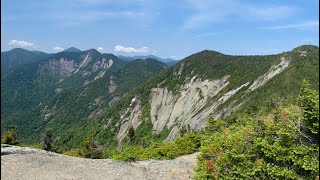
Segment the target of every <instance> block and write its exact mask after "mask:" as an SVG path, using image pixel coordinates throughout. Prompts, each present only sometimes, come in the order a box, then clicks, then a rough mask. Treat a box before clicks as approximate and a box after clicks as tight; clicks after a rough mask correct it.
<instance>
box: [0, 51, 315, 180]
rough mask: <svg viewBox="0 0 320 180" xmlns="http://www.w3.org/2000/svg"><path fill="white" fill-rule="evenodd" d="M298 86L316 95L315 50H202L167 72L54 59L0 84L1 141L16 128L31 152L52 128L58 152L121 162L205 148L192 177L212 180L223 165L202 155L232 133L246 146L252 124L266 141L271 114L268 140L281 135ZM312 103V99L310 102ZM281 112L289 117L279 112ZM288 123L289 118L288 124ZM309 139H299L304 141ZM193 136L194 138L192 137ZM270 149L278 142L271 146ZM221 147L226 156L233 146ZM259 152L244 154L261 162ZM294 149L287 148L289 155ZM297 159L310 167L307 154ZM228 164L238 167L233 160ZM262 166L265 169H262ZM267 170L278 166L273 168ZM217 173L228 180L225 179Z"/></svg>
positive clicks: (133, 64) (107, 60)
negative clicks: (246, 52) (206, 136)
mask: <svg viewBox="0 0 320 180" xmlns="http://www.w3.org/2000/svg"><path fill="white" fill-rule="evenodd" d="M304 80H306V81H307V82H309V83H310V87H309V88H310V89H313V90H317V91H318V86H319V47H316V46H311V45H304V46H299V47H297V48H294V49H293V50H292V51H289V52H283V53H281V54H276V55H265V56H231V55H225V54H222V53H220V52H216V51H208V50H204V51H201V52H198V53H195V54H192V55H190V56H188V57H186V58H184V59H183V60H181V61H179V62H178V63H177V64H176V65H174V66H172V67H167V66H166V64H165V63H163V62H159V61H157V60H155V59H146V60H134V61H130V62H128V61H123V60H121V59H119V58H118V57H116V56H114V55H112V54H101V53H99V52H98V51H96V50H93V49H91V50H88V51H82V52H61V53H57V54H54V55H53V56H51V57H49V58H47V59H45V60H43V61H41V62H36V63H31V64H27V65H24V66H18V67H16V68H14V69H13V70H12V71H10V72H9V73H8V74H7V75H6V76H5V77H4V78H3V79H2V80H1V106H2V108H1V132H2V133H3V132H4V131H5V130H7V129H8V128H9V127H10V126H11V125H16V126H17V127H18V128H17V133H18V137H19V138H20V141H21V142H24V143H29V144H33V143H34V144H36V143H39V142H40V139H41V134H42V133H43V132H44V131H45V129H47V128H52V129H53V134H52V136H53V137H54V139H53V141H52V144H53V145H54V146H55V147H57V148H58V149H59V151H60V152H67V153H68V154H72V155H79V156H84V157H90V156H91V157H111V156H113V157H114V158H116V159H124V160H137V159H148V158H174V157H176V156H178V155H182V154H187V153H191V152H194V151H195V150H198V149H199V148H200V147H201V144H203V145H204V146H203V147H202V149H201V151H202V153H203V155H202V156H201V158H200V162H201V163H207V165H208V167H206V166H204V165H203V164H200V165H199V167H198V172H199V174H198V177H199V179H201V178H204V177H211V178H212V177H215V176H217V177H218V176H219V174H218V175H217V174H215V173H217V172H216V171H218V170H219V168H221V167H222V165H221V166H220V165H219V166H218V165H217V166H216V168H218V170H217V169H215V170H212V169H211V168H212V167H213V164H212V162H211V160H212V159H210V158H212V157H211V156H207V154H208V153H212V152H215V151H212V152H211V149H210V147H211V146H210V145H213V146H214V147H215V148H218V147H219V146H220V145H221V146H223V145H224V144H223V142H224V141H223V139H221V138H222V137H225V138H228V139H231V140H230V143H231V141H237V142H238V141H239V140H238V139H236V138H234V137H233V136H231V135H230V136H228V134H223V133H224V132H229V131H230V132H231V133H234V134H235V136H239V137H242V136H245V133H244V134H243V133H242V132H244V131H245V132H251V130H252V128H260V126H256V124H255V123H261V124H262V125H263V127H264V126H266V129H260V130H259V132H263V133H264V134H259V133H258V134H255V135H254V137H257V138H258V140H259V138H260V140H261V138H262V139H263V138H269V137H271V136H272V133H271V134H270V131H271V130H272V129H273V127H271V125H270V124H268V122H269V121H264V120H263V121H262V120H260V119H259V118H264V117H265V116H267V117H268V118H269V117H271V116H272V118H273V119H274V118H277V117H278V115H277V114H274V113H275V111H274V110H275V109H276V112H277V113H284V114H280V115H279V117H281V118H282V119H281V121H277V122H274V123H275V124H272V126H273V125H277V126H278V127H279V128H280V129H275V131H277V133H281V132H282V131H283V129H282V128H283V127H285V126H286V125H285V124H283V123H285V122H286V121H284V119H285V118H289V119H290V123H291V125H292V123H294V122H295V121H296V115H297V114H298V110H297V108H298V107H300V108H305V107H304V106H303V105H301V104H299V102H300V100H301V97H302V95H301V93H302V90H301V82H303V81H304ZM310 91H311V90H310ZM306 92H309V91H306ZM311 94H312V98H313V96H314V93H311ZM310 97H311V96H310ZM308 98H309V96H308ZM306 101H307V100H306ZM309 101H310V100H308V102H309ZM310 102H312V103H311V105H310V106H312V108H313V110H312V112H313V113H314V107H316V106H317V102H316V100H315V99H313V100H311V101H310ZM284 106H286V107H290V108H291V106H292V107H294V108H296V109H290V108H289V109H283V107H284ZM281 108H282V109H281ZM243 114H245V115H243ZM270 114H271V115H270ZM291 114H292V118H291V116H290V117H288V116H289V115H291ZM318 116H319V113H318V115H315V116H313V115H312V116H310V117H309V116H308V117H307V116H306V118H309V119H312V118H313V119H312V121H314V124H315V125H310V127H311V126H312V128H313V126H317V124H316V122H317V121H318V120H316V119H317V118H318V119H319V117H318ZM268 118H267V119H268ZM272 118H271V119H272ZM269 119H270V118H269ZM291 121H292V122H291ZM277 123H278V124H277ZM288 123H289V120H288ZM233 124H234V125H233ZM293 126H294V125H292V127H293ZM290 127H291V126H290ZM308 127H309V126H308ZM208 128H209V130H210V132H211V133H212V132H217V133H216V134H215V135H214V136H212V137H209V139H206V140H205V141H203V136H202V135H203V134H204V132H208ZM248 128H249V130H248V131H247V130H246V129H248ZM250 128H251V130H250ZM294 128H296V127H294ZM269 130H270V131H269ZM296 130H297V129H294V131H292V132H291V131H290V133H292V134H290V137H292V138H297V137H298V136H296V133H298V132H299V130H297V131H296ZM310 131H311V130H306V132H307V133H309V134H310ZM196 132H198V133H199V132H201V134H193V133H196ZM252 132H253V131H252ZM255 132H256V131H255ZM255 132H253V133H255ZM257 132H258V131H257ZM312 132H314V130H312ZM209 134H210V133H209ZM184 135H186V136H184ZM210 135H211V134H210ZM311 135H312V133H311ZM288 136H289V135H288ZM313 136H314V135H312V137H313ZM299 137H300V136H299ZM306 137H308V136H306ZM215 140H217V142H215ZM258 140H257V141H255V140H252V141H251V139H250V142H252V143H253V144H255V143H256V144H259V143H260V144H261V143H263V142H262V141H258ZM298 140H299V138H298V139H294V141H298ZM300 140H301V141H303V142H304V141H305V140H306V139H305V137H304V139H300ZM163 142H166V144H164V143H163ZM213 142H215V143H213ZM241 142H242V141H241ZM241 142H240V141H239V143H240V144H235V146H234V151H237V150H238V149H239V148H240V146H241V147H243V146H247V145H243V144H241ZM246 142H247V141H243V143H246ZM281 142H282V141H281ZM268 143H271V144H273V143H278V142H273V141H271V140H270V142H269V141H268ZM314 143H315V142H314V141H313V140H312V141H311V144H314ZM90 144H94V145H95V146H96V145H99V146H101V147H104V149H103V153H102V155H101V154H99V156H94V152H96V149H93V150H92V148H91V146H90ZM309 144H310V142H309ZM227 146H228V148H229V149H230V148H231V146H230V144H227ZM229 146H230V147H229ZM265 146H267V145H266V144H263V146H258V145H257V146H254V148H256V149H248V148H247V149H248V151H251V150H252V151H257V152H258V151H259V152H260V150H261V147H265ZM272 146H275V144H273V145H272ZM313 146H314V145H312V147H313ZM315 146H317V145H315ZM268 147H269V146H268ZM279 147H280V146H279ZM281 147H282V146H281ZM296 147H298V146H296V144H294V146H293V148H296ZM310 147H311V145H310ZM259 148H260V149H259ZM299 148H300V145H299ZM90 149H91V151H90ZM282 149H283V148H282ZM307 151H308V152H310V153H311V152H312V154H314V153H315V152H316V151H315V149H312V148H311V149H307V150H305V151H303V152H301V153H306V152H307ZM217 152H219V153H220V151H217ZM90 153H91V154H90ZM248 153H249V152H248ZM274 153H275V154H277V153H280V152H274ZM219 155H221V153H220V154H219ZM235 156H237V155H235ZM239 156H240V155H239ZM277 156H280V155H279V154H277ZM301 156H303V157H308V158H309V155H308V156H307V155H306V154H304V155H301ZM259 157H260V155H259ZM261 157H262V155H261ZM263 157H264V156H263ZM230 158H231V159H232V158H235V159H233V160H234V161H235V160H237V158H236V157H233V156H232V157H230ZM239 158H240V159H241V157H239ZM265 158H266V157H265ZM272 158H273V157H269V159H272ZM249 159H250V158H249ZM215 160H216V159H215ZM218 160H219V163H223V162H221V161H222V160H220V159H218ZM238 160H239V159H238ZM313 160H314V158H313ZM246 161H249V160H248V159H246ZM239 162H242V161H239ZM266 162H267V163H270V161H269V160H268V159H267V160H266ZM274 162H277V163H278V160H274ZM312 162H313V161H312ZM210 163H211V164H210ZM286 163H287V162H279V168H280V170H279V169H277V170H272V168H270V167H269V166H271V165H268V168H269V169H267V170H268V172H267V174H268V173H269V172H277V171H278V170H279V172H282V170H281V168H286V167H287V165H288V164H290V163H287V164H286ZM231 165H232V163H230V164H228V167H229V166H231ZM238 165H239V168H244V167H243V166H241V164H238ZM254 165H256V164H254ZM297 166H299V168H301V167H302V166H303V167H302V169H303V170H302V169H300V170H297V171H296V170H294V173H296V172H298V171H299V172H302V174H303V175H301V174H299V175H297V176H296V174H291V175H292V177H298V176H299V177H302V176H303V177H307V176H305V175H304V174H306V173H308V172H310V173H311V172H312V173H313V174H314V172H316V171H317V170H316V169H314V167H315V166H314V163H313V164H312V168H313V169H309V170H308V168H307V167H304V165H303V163H300V164H298V165H297ZM263 167H264V166H259V168H260V170H261V169H266V168H267V167H264V168H263ZM206 168H207V170H206ZM208 168H209V169H208ZM230 168H231V167H230ZM310 168H311V167H310ZM219 171H220V170H219ZM239 171H240V170H239ZM204 172H205V173H204ZM221 172H223V173H225V174H223V175H224V177H229V176H228V174H227V173H228V172H229V171H228V170H226V171H222V170H221ZM257 172H258V170H257ZM259 172H260V171H259ZM290 172H291V171H290ZM261 173H262V174H263V177H271V176H268V175H265V174H264V173H266V172H261ZM251 175H252V174H246V176H245V177H251ZM291 175H290V176H291ZM252 176H253V175H252ZM232 177H240V176H232ZM241 177H242V176H241ZM272 177H284V176H283V175H279V176H277V175H275V176H272ZM242 178H243V177H242Z"/></svg>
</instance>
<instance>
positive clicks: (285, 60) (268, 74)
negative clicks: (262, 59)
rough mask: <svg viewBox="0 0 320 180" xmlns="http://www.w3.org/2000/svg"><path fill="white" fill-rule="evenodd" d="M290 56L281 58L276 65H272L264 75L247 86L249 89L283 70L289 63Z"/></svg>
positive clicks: (255, 87)
mask: <svg viewBox="0 0 320 180" xmlns="http://www.w3.org/2000/svg"><path fill="white" fill-rule="evenodd" d="M290 61H291V59H290V58H285V57H282V58H281V62H280V63H279V64H277V65H274V66H272V67H271V68H270V69H269V70H268V71H267V72H266V73H265V74H264V75H262V76H259V77H258V78H257V79H256V80H255V81H254V82H253V83H252V85H251V86H250V87H249V89H250V90H251V91H253V90H255V89H257V88H258V87H260V86H262V85H264V84H265V83H266V82H267V81H268V80H270V79H271V78H273V77H274V76H275V75H277V74H279V73H281V72H282V71H283V70H285V69H286V68H287V67H288V66H289V63H290Z"/></svg>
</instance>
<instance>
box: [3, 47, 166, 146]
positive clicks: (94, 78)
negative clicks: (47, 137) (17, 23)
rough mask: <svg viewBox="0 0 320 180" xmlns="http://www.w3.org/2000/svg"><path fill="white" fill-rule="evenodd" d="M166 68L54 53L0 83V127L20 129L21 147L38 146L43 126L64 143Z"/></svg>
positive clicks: (90, 55) (150, 62)
mask: <svg viewBox="0 0 320 180" xmlns="http://www.w3.org/2000/svg"><path fill="white" fill-rule="evenodd" d="M165 68H166V65H165V64H164V63H161V62H159V61H156V60H152V59H150V60H146V61H141V60H140V61H132V62H130V63H128V62H125V61H122V60H120V59H118V58H117V57H116V56H114V55H112V54H101V53H99V52H98V51H96V50H94V49H91V50H88V51H83V52H61V53H57V54H55V55H53V56H51V57H50V58H48V59H47V60H45V61H42V62H41V63H33V64H29V65H26V66H22V67H19V68H16V69H13V71H12V72H10V74H9V75H8V76H7V77H6V78H4V79H2V81H1V90H2V91H1V105H2V107H3V108H1V118H2V121H1V128H2V130H4V129H6V128H7V127H9V126H10V125H11V124H16V125H17V126H18V127H23V128H21V129H20V132H19V133H20V135H21V137H23V138H21V139H22V140H23V141H25V142H36V141H37V139H39V138H40V136H39V135H40V134H41V132H42V131H43V130H44V128H46V127H54V129H55V132H56V133H57V134H58V135H59V136H61V140H63V139H67V138H68V136H69V135H70V131H72V130H73V129H74V128H75V127H78V125H79V126H80V125H81V124H83V122H86V121H89V122H91V120H92V118H93V117H95V116H97V115H98V114H100V113H101V112H102V111H104V110H105V109H106V108H108V107H109V106H111V104H112V103H114V102H116V101H117V100H118V99H120V98H121V96H122V95H123V94H124V93H126V92H127V91H130V90H132V89H133V88H134V87H136V86H137V85H139V84H141V83H143V82H144V81H145V80H146V79H148V78H150V77H152V76H153V75H154V74H156V73H158V72H159V71H161V70H163V69H165ZM66 129H68V130H67V131H66ZM30 130H33V131H30ZM2 132H3V131H2ZM61 142H62V141H61Z"/></svg>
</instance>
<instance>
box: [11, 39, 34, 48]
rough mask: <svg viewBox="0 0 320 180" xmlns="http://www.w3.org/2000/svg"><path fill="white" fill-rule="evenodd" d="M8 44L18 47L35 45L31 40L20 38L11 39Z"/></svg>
mask: <svg viewBox="0 0 320 180" xmlns="http://www.w3.org/2000/svg"><path fill="white" fill-rule="evenodd" d="M8 44H9V45H10V46H18V47H34V46H35V45H34V44H33V43H31V42H27V41H19V40H10V41H9V43H8Z"/></svg>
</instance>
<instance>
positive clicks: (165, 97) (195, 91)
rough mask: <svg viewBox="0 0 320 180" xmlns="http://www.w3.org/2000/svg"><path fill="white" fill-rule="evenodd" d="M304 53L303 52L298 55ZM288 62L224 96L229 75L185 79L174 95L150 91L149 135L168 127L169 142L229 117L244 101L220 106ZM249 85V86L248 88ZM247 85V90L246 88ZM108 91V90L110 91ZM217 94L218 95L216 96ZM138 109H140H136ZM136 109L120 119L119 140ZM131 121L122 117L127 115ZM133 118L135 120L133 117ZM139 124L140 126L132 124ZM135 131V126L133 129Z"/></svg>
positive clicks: (177, 72) (179, 71)
mask: <svg viewBox="0 0 320 180" xmlns="http://www.w3.org/2000/svg"><path fill="white" fill-rule="evenodd" d="M301 53H304V54H305V52H301ZM290 61H291V58H285V57H282V58H281V59H280V63H278V64H276V65H273V66H272V67H271V68H270V69H269V70H268V71H267V72H266V73H265V74H263V75H261V76H259V77H258V78H257V79H256V80H255V81H254V82H253V83H252V84H251V85H250V83H251V82H246V83H244V84H242V85H240V86H239V87H236V88H234V89H232V90H230V91H229V92H227V93H224V94H221V93H220V92H221V91H222V90H223V89H224V88H225V87H226V86H227V85H228V84H229V82H228V78H229V77H230V76H229V75H226V76H224V77H222V78H221V79H216V80H208V79H207V80H201V78H197V76H196V75H195V76H193V77H192V78H190V77H185V80H187V81H189V82H187V83H185V84H183V85H181V87H180V89H179V91H178V92H175V93H173V92H172V91H170V90H168V88H167V87H163V88H159V87H161V86H160V85H161V84H162V83H160V84H158V88H153V89H151V93H150V95H149V103H150V105H151V109H150V118H151V122H152V124H153V129H152V131H153V132H152V133H154V134H158V133H160V132H161V131H162V130H164V128H168V129H170V128H171V132H170V133H169V135H168V137H167V138H166V140H165V141H171V140H173V139H174V138H176V136H177V135H178V132H179V129H180V128H182V127H186V126H188V127H190V128H191V129H196V130H199V129H203V128H204V127H205V126H206V125H207V118H208V117H209V116H213V117H214V118H215V119H217V118H220V117H221V116H222V115H224V116H228V115H230V114H231V112H233V111H236V110H237V109H239V107H241V105H242V104H243V102H236V101H234V102H231V103H230V104H229V105H228V107H224V108H223V109H222V110H219V112H216V111H217V108H218V106H219V105H222V104H223V103H225V102H226V101H227V100H228V99H230V98H231V97H233V96H234V95H235V94H236V93H237V92H238V91H239V90H240V89H242V88H245V87H247V88H248V89H247V91H246V92H250V91H254V90H255V89H257V88H258V87H260V86H262V85H264V84H265V83H266V82H267V81H269V80H270V79H272V78H273V77H274V76H276V75H277V74H279V73H281V72H282V71H284V70H285V69H286V68H287V67H288V66H289V63H290ZM184 67H185V65H184V64H183V63H182V64H181V65H180V66H177V67H176V68H175V69H174V70H173V75H175V76H176V78H178V79H179V78H181V75H182V74H183V69H184ZM249 85H250V86H249ZM248 86H249V87H248ZM109 90H110V89H109ZM218 94H219V96H217V95H218ZM139 108H140V107H139ZM139 108H138V106H134V108H133V107H131V106H130V107H129V108H127V110H126V111H125V113H123V116H122V117H121V119H122V121H121V123H122V124H123V129H121V130H120V132H119V134H118V140H119V141H120V142H121V140H122V139H123V138H124V137H125V136H126V133H125V132H126V130H127V127H129V125H130V124H132V122H139V118H138V117H139V116H138V114H140V113H141V110H139ZM130 113H132V114H135V116H133V115H130V118H127V119H126V118H123V117H124V116H125V115H127V114H130ZM133 117H134V118H133ZM135 124H137V125H139V123H135ZM134 127H135V128H136V126H134Z"/></svg>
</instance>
